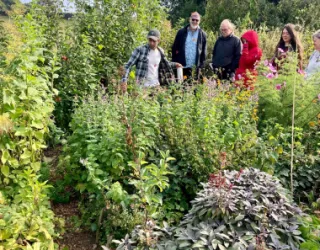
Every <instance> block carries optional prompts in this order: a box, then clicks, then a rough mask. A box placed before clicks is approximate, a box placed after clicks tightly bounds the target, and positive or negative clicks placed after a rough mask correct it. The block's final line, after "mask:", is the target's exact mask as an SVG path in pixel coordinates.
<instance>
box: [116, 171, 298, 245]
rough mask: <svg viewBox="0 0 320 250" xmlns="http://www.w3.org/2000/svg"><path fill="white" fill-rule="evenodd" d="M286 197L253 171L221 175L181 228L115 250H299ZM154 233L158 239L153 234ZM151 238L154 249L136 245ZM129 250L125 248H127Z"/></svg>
mask: <svg viewBox="0 0 320 250" xmlns="http://www.w3.org/2000/svg"><path fill="white" fill-rule="evenodd" d="M301 215H302V212H301V210H300V209H299V208H298V207H296V206H295V205H294V204H293V203H292V200H291V198H289V196H288V192H287V191H286V190H285V189H284V188H283V187H282V186H281V184H280V183H279V181H278V180H277V179H275V178H274V177H272V176H271V175H269V174H266V173H264V172H261V171H259V170H257V169H253V168H250V169H246V170H241V171H223V172H220V173H219V174H212V175H210V179H209V181H208V183H206V184H203V190H202V191H200V192H199V193H198V194H197V197H196V198H195V199H194V200H193V201H192V209H191V210H190V211H189V212H188V214H187V215H186V216H185V217H184V219H183V220H182V222H181V223H180V225H179V227H177V228H175V229H174V234H170V232H172V229H170V230H169V229H168V227H166V228H164V229H162V230H161V229H159V228H157V227H154V228H153V229H154V230H153V231H152V230H151V231H148V233H146V231H145V230H142V231H141V232H143V233H141V235H139V234H137V230H136V231H135V233H134V234H132V236H133V238H132V239H131V238H129V237H127V238H126V240H124V241H122V242H121V246H119V248H118V249H125V248H124V247H126V242H127V244H130V247H131V249H196V250H200V249H211V250H226V249H228V250H246V249H252V250H254V249H264V250H266V249H288V250H294V249H298V248H299V245H300V243H301V242H302V241H303V239H302V238H301V237H300V234H301V232H300V231H299V225H300V222H299V217H300V216H301ZM154 231H156V232H158V233H156V232H154ZM147 234H148V235H153V236H154V237H152V239H153V240H157V239H158V241H157V242H156V241H153V242H152V244H149V245H146V244H140V243H141V242H139V239H144V241H145V242H147V241H146V240H145V239H146V237H145V235H147ZM127 246H128V245H127Z"/></svg>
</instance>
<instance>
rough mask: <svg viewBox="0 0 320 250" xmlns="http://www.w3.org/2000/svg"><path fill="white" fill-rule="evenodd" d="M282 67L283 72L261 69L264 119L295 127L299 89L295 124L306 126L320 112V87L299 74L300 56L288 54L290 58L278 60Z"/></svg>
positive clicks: (261, 107)
mask: <svg viewBox="0 0 320 250" xmlns="http://www.w3.org/2000/svg"><path fill="white" fill-rule="evenodd" d="M277 63H278V64H280V65H281V68H280V69H279V72H277V70H276V69H275V68H274V67H273V66H271V65H269V68H270V69H268V70H269V71H266V70H263V68H267V67H264V66H261V67H262V68H261V69H260V70H261V71H262V72H266V73H265V74H264V75H261V76H259V77H258V91H259V109H260V120H261V121H266V120H270V119H273V120H274V121H276V122H277V123H279V124H281V125H283V126H291V124H292V109H293V105H292V102H293V91H294V88H295V92H296V94H295V100H294V101H295V124H296V126H298V127H304V126H306V125H308V123H309V122H310V121H312V120H314V119H315V118H316V116H317V115H318V114H319V112H320V100H318V98H317V96H318V94H319V93H320V86H319V84H313V82H309V81H305V80H304V79H303V76H302V75H301V74H298V73H297V65H298V61H297V55H296V54H295V53H293V54H290V55H288V57H287V58H285V59H283V60H281V61H277Z"/></svg>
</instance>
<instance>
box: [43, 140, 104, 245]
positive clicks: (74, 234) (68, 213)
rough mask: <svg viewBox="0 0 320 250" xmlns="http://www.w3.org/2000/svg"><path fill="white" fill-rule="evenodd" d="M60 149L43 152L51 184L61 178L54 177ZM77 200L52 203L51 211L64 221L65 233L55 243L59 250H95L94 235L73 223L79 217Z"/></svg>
mask: <svg viewBox="0 0 320 250" xmlns="http://www.w3.org/2000/svg"><path fill="white" fill-rule="evenodd" d="M61 150H62V147H60V146H58V147H55V148H50V149H47V150H46V151H45V152H44V156H45V160H46V161H47V162H49V164H50V166H51V167H50V180H49V183H50V184H53V183H54V182H55V181H56V180H57V179H59V178H62V177H61V176H57V175H56V172H55V170H56V168H57V165H58V162H59V155H60V153H61ZM78 203H79V201H78V200H72V201H70V202H69V203H66V204H64V203H60V204H54V203H52V209H53V211H54V213H55V215H56V217H58V218H63V219H64V220H65V227H64V229H65V233H64V234H63V235H61V237H60V238H59V239H57V240H56V243H57V244H58V245H59V250H96V249H98V248H97V247H96V240H95V234H94V233H92V232H90V231H88V230H85V229H83V228H77V227H76V226H75V225H74V223H73V221H72V218H73V217H79V216H80V213H79V209H78Z"/></svg>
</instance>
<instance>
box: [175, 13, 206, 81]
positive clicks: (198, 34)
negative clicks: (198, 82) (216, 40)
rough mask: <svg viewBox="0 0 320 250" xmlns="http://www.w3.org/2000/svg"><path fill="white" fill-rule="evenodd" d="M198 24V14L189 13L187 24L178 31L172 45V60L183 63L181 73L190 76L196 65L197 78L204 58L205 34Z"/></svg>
mask: <svg viewBox="0 0 320 250" xmlns="http://www.w3.org/2000/svg"><path fill="white" fill-rule="evenodd" d="M199 24H200V14H199V13H198V12H193V13H191V16H190V18H189V25H187V26H186V27H184V28H182V29H180V30H179V31H178V33H177V35H176V38H175V40H174V43H173V46H172V61H173V62H178V63H180V64H182V65H183V75H184V76H186V77H187V78H191V76H192V69H193V68H194V67H196V77H195V79H198V78H199V71H200V68H202V67H203V66H204V61H205V59H206V53H207V35H206V33H205V32H204V31H203V30H202V29H201V28H200V26H199Z"/></svg>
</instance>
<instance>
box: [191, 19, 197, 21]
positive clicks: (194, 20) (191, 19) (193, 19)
mask: <svg viewBox="0 0 320 250" xmlns="http://www.w3.org/2000/svg"><path fill="white" fill-rule="evenodd" d="M191 20H192V22H199V19H191Z"/></svg>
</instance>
